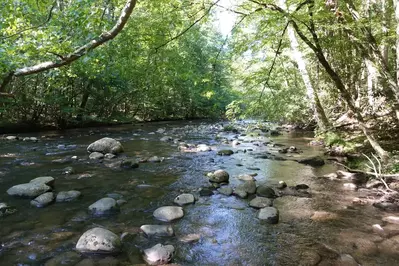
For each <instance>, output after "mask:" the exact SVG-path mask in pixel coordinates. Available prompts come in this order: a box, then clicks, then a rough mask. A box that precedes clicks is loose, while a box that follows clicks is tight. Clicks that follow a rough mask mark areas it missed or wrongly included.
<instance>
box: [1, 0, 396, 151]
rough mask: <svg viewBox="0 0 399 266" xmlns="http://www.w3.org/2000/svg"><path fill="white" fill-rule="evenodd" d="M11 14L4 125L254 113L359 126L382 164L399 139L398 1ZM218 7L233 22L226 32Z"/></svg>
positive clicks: (127, 4)
mask: <svg viewBox="0 0 399 266" xmlns="http://www.w3.org/2000/svg"><path fill="white" fill-rule="evenodd" d="M0 6H1V8H0V84H1V85H0V93H1V98H0V106H1V107H0V116H1V121H2V125H6V124H14V125H15V124H26V125H30V126H32V125H35V126H48V125H51V126H54V127H57V128H65V127H70V126H77V125H80V124H84V123H86V122H89V121H99V122H112V121H118V122H123V121H133V120H144V121H148V120H160V119H189V118H190V119H191V118H228V119H240V118H248V117H251V118H261V119H267V120H271V121H280V122H289V123H298V124H302V125H308V126H309V125H310V126H314V127H316V129H317V132H318V133H319V134H324V135H325V134H330V135H329V136H332V137H330V139H332V142H334V141H336V142H339V141H340V136H339V134H338V133H331V132H337V130H341V129H348V128H349V129H351V130H359V131H360V132H361V137H360V138H362V137H363V138H366V139H367V140H368V143H370V145H371V147H372V148H373V149H374V150H375V152H376V153H377V154H378V155H379V156H380V157H382V158H385V157H387V156H388V153H387V147H384V143H385V141H386V140H389V139H394V138H395V137H396V134H395V132H396V128H397V126H398V124H399V85H398V77H399V74H398V73H399V70H398V69H399V56H398V52H397V51H399V38H398V34H399V23H398V22H399V6H398V5H397V2H396V1H386V0H382V1H373V0H367V1H356V0H340V1H338V0H327V1H314V0H304V1H301V2H298V1H286V0H279V1H277V0H276V1H266V0H263V1H257V0H243V1H221V0H216V1H207V0H202V1H185V0H162V1H138V2H137V3H136V1H134V0H130V1H126V0H104V1H89V0H80V1H70V0H55V1H54V0H42V1H33V0H27V1H17V0H4V1H2V3H1V4H0ZM395 10H396V11H395ZM220 12H230V13H231V14H233V16H231V18H234V24H233V27H232V28H231V30H230V32H229V33H228V34H222V33H220V31H219V29H218V28H217V27H216V26H215V25H216V23H217V22H218V20H219V19H220V16H219V15H218V14H220ZM328 132H330V133H328ZM346 146H350V145H346ZM390 146H391V145H390Z"/></svg>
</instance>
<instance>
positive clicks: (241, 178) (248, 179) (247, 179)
mask: <svg viewBox="0 0 399 266" xmlns="http://www.w3.org/2000/svg"><path fill="white" fill-rule="evenodd" d="M237 179H239V180H243V181H255V178H254V177H253V176H251V175H248V174H243V175H239V176H238V177H237Z"/></svg>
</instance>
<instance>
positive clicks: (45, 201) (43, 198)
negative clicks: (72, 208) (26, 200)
mask: <svg viewBox="0 0 399 266" xmlns="http://www.w3.org/2000/svg"><path fill="white" fill-rule="evenodd" d="M54 198H55V197H54V193H53V192H46V193H44V194H41V195H40V196H38V197H36V198H35V199H33V200H31V202H30V205H32V206H35V207H38V208H43V207H46V206H47V205H49V204H51V203H52V202H53V201H54Z"/></svg>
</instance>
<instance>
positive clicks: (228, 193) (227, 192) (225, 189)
mask: <svg viewBox="0 0 399 266" xmlns="http://www.w3.org/2000/svg"><path fill="white" fill-rule="evenodd" d="M218 191H219V193H220V194H223V195H226V196H231V194H233V189H232V188H231V187H230V186H224V187H221V188H219V189H218Z"/></svg>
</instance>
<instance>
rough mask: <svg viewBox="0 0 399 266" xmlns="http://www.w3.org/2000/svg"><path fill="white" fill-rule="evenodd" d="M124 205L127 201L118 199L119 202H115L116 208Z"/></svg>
mask: <svg viewBox="0 0 399 266" xmlns="http://www.w3.org/2000/svg"><path fill="white" fill-rule="evenodd" d="M126 203H127V200H124V199H119V200H117V201H116V204H118V206H122V205H124V204H126Z"/></svg>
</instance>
